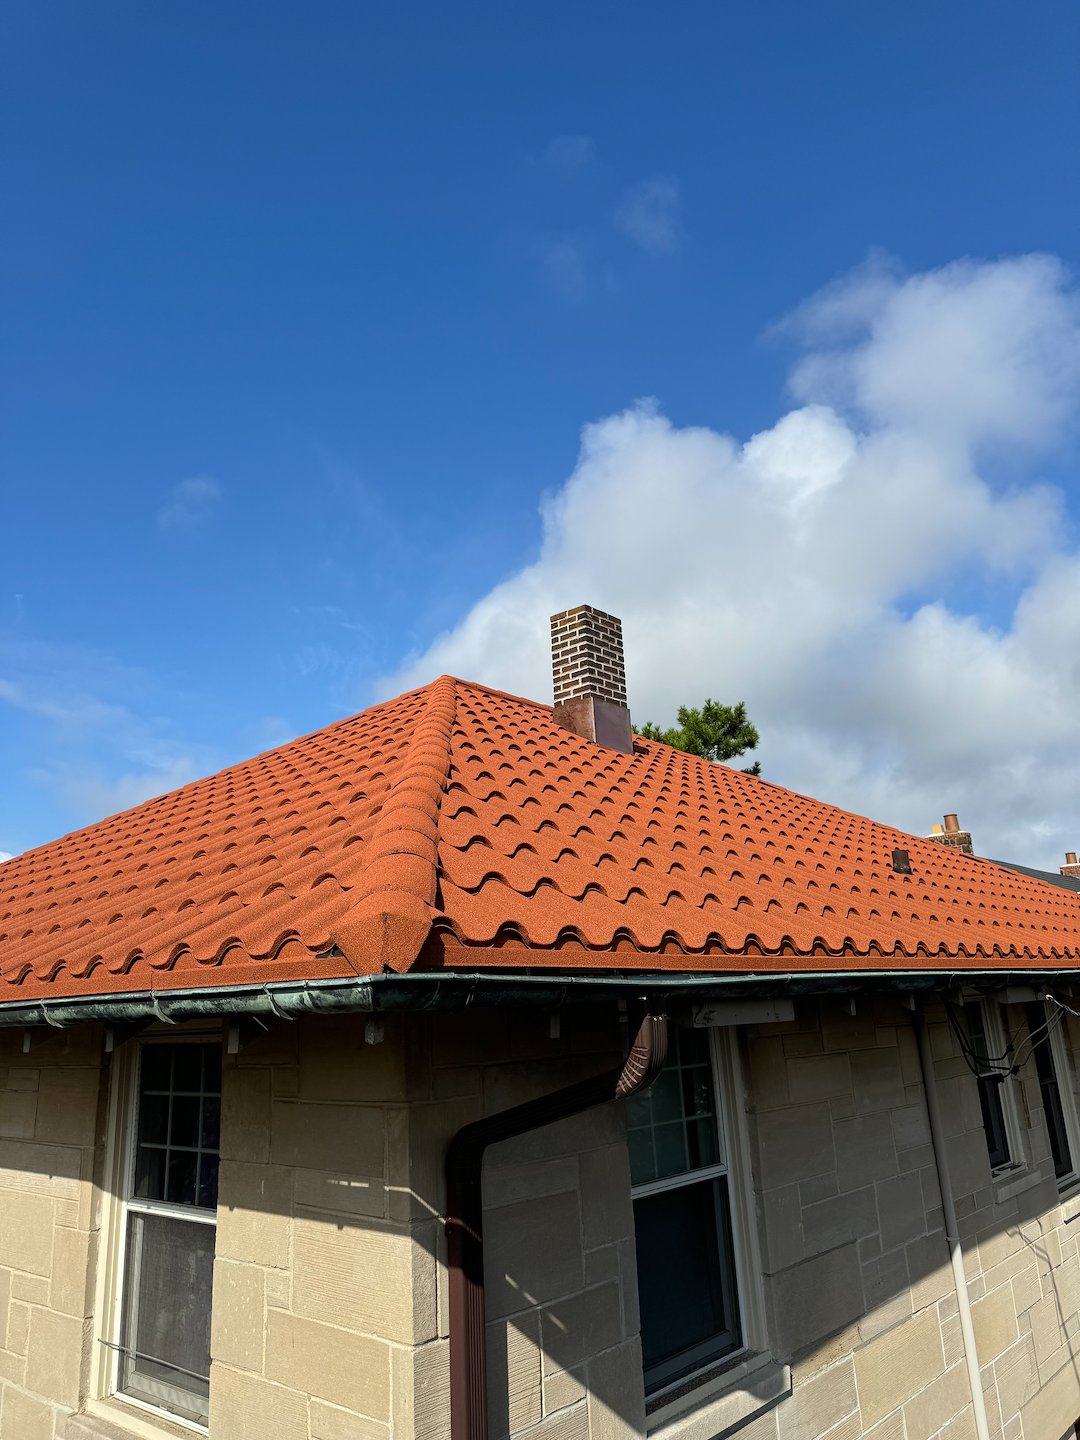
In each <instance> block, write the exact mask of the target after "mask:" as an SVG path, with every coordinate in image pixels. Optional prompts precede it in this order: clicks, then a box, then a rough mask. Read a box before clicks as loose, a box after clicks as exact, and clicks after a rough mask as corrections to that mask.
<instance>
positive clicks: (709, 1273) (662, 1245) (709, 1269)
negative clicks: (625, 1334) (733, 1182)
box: [634, 1175, 744, 1395]
mask: <svg viewBox="0 0 1080 1440" xmlns="http://www.w3.org/2000/svg"><path fill="white" fill-rule="evenodd" d="M683 1197H685V1199H686V1201H687V1205H686V1207H685V1209H683V1210H682V1211H681V1214H679V1215H678V1216H674V1215H673V1214H672V1213H671V1212H672V1211H673V1209H674V1208H675V1206H673V1204H672V1202H675V1205H676V1206H677V1202H678V1201H679V1200H680V1199H681V1198H683ZM658 1208H660V1209H661V1210H662V1211H667V1212H668V1214H667V1216H666V1223H665V1224H664V1226H663V1230H662V1232H661V1233H660V1234H656V1233H655V1232H654V1226H655V1224H656V1222H655V1221H650V1222H646V1220H645V1216H646V1214H647V1213H648V1212H649V1211H655V1210H656V1209H658ZM634 1218H635V1228H636V1231H637V1233H638V1235H639V1236H640V1235H642V1232H643V1231H644V1232H646V1233H645V1234H644V1236H643V1238H644V1241H645V1246H646V1247H647V1249H646V1254H645V1256H644V1257H642V1256H639V1260H638V1275H639V1303H640V1305H641V1312H642V1322H641V1343H642V1358H643V1368H644V1380H645V1393H646V1395H651V1394H653V1393H655V1392H656V1391H657V1390H660V1389H663V1388H664V1387H666V1386H667V1385H670V1384H672V1383H674V1382H676V1381H679V1380H684V1379H686V1377H687V1376H689V1375H692V1374H694V1372H695V1371H698V1370H700V1369H702V1368H703V1367H704V1366H706V1365H709V1364H711V1363H714V1362H716V1361H718V1360H722V1359H724V1358H725V1357H726V1356H728V1355H732V1354H734V1353H736V1352H737V1351H739V1350H741V1349H743V1348H744V1345H743V1335H742V1322H741V1317H740V1311H739V1297H738V1281H737V1275H736V1260H735V1236H734V1233H733V1227H732V1223H731V1198H730V1194H729V1191H728V1180H727V1176H726V1175H716V1176H712V1177H711V1178H707V1179H703V1178H702V1177H701V1176H700V1175H694V1176H693V1177H691V1178H689V1179H688V1180H687V1181H686V1183H684V1184H683V1185H674V1186H668V1187H666V1188H665V1189H661V1190H652V1191H651V1192H650V1193H649V1194H648V1195H638V1196H636V1197H635V1201H634ZM672 1222H674V1223H672ZM688 1243H689V1244H690V1246H691V1247H692V1248H691V1250H689V1251H688V1250H687V1248H686V1246H687V1244H688ZM657 1250H659V1252H660V1256H659V1258H660V1272H661V1273H659V1274H657V1273H656V1265H655V1261H654V1263H650V1260H649V1256H650V1255H654V1254H655V1251H657ZM687 1279H689V1280H690V1282H691V1283H692V1284H693V1285H694V1287H695V1290H696V1291H697V1294H696V1295H695V1302H696V1303H695V1304H687V1303H685V1302H683V1301H681V1300H680V1299H679V1298H678V1293H677V1287H678V1284H679V1281H680V1280H684V1281H685V1280H687ZM702 1290H704V1293H702ZM673 1292H674V1303H675V1305H676V1307H677V1309H678V1316H677V1318H676V1317H672V1316H671V1311H670V1308H669V1309H668V1310H667V1313H666V1314H664V1313H663V1312H660V1310H659V1307H660V1305H661V1304H664V1303H665V1302H667V1303H668V1304H670V1301H668V1297H669V1296H672V1295H673ZM685 1293H686V1292H685V1291H684V1292H683V1294H685ZM695 1309H696V1310H697V1311H698V1312H699V1316H700V1322H704V1323H699V1324H698V1326H697V1327H696V1331H695V1333H694V1334H688V1335H684V1336H683V1340H684V1341H685V1343H678V1342H676V1343H675V1344H674V1345H672V1343H671V1337H672V1333H673V1329H674V1333H676V1334H677V1330H678V1324H679V1321H680V1320H681V1321H682V1322H683V1323H684V1324H685V1322H686V1321H687V1319H688V1318H689V1319H690V1320H691V1323H692V1320H693V1311H694V1310H695ZM708 1325H712V1326H713V1328H712V1329H711V1332H710V1333H704V1331H705V1329H706V1328H707V1326H708ZM664 1337H666V1338H667V1344H666V1346H665V1340H664Z"/></svg>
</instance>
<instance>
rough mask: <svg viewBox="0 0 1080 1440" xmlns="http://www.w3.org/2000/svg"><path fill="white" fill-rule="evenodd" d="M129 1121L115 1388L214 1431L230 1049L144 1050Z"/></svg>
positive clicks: (162, 1046)
mask: <svg viewBox="0 0 1080 1440" xmlns="http://www.w3.org/2000/svg"><path fill="white" fill-rule="evenodd" d="M135 1072H136V1073H135V1076H134V1084H133V1090H134V1100H133V1104H132V1105H131V1107H130V1112H129V1115H128V1124H127V1126H126V1127H125V1129H126V1145H125V1153H124V1166H123V1180H122V1182H121V1183H122V1186H123V1190H122V1198H123V1203H122V1205H121V1207H120V1212H119V1215H118V1221H119V1227H120V1232H121V1233H120V1237H119V1240H120V1254H119V1264H118V1267H117V1277H116V1284H115V1290H116V1300H117V1302H118V1304H117V1308H118V1312H119V1313H118V1327H117V1331H116V1333H115V1334H114V1336H113V1337H112V1338H111V1339H110V1340H108V1341H107V1342H106V1343H107V1344H108V1346H109V1348H110V1349H111V1350H112V1351H113V1353H114V1354H115V1357H116V1359H115V1366H114V1370H113V1374H112V1382H111V1384H110V1386H109V1388H110V1389H111V1390H112V1391H113V1392H114V1393H116V1394H119V1395H123V1396H125V1397H126V1398H127V1399H130V1400H134V1401H135V1402H136V1403H139V1404H143V1405H149V1406H152V1407H153V1408H154V1409H157V1410H164V1411H167V1412H168V1413H169V1414H171V1415H176V1416H179V1417H181V1418H182V1419H185V1420H189V1421H194V1422H195V1423H196V1424H201V1425H205V1424H206V1423H207V1419H208V1415H209V1394H210V1380H209V1377H210V1295H211V1288H212V1283H213V1270H214V1236H215V1231H216V1223H215V1222H216V1214H217V1189H218V1134H219V1129H220V1117H221V1046H220V1044H204V1043H195V1042H193V1043H187V1042H180V1043H158V1042H156V1041H148V1042H146V1043H144V1044H141V1045H140V1046H139V1047H138V1058H137V1063H136V1066H135Z"/></svg>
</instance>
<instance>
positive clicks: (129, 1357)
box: [105, 1033, 220, 1431]
mask: <svg viewBox="0 0 1080 1440" xmlns="http://www.w3.org/2000/svg"><path fill="white" fill-rule="evenodd" d="M218 1043H219V1042H218V1040H217V1039H216V1037H212V1036H207V1035H206V1034H205V1033H204V1034H202V1035H193V1036H190V1037H173V1036H169V1037H168V1038H167V1039H165V1038H163V1039H162V1040H160V1041H159V1040H156V1039H149V1040H145V1041H140V1042H138V1044H137V1045H136V1046H135V1047H134V1055H133V1057H132V1058H133V1064H132V1066H131V1074H130V1083H129V1086H128V1095H127V1102H126V1106H125V1107H124V1113H123V1114H122V1116H121V1119H120V1131H119V1143H120V1145H121V1147H122V1155H123V1169H122V1175H123V1180H122V1193H121V1196H120V1203H119V1205H118V1207H117V1212H116V1218H115V1222H114V1223H115V1224H116V1227H117V1232H118V1234H117V1246H118V1255H117V1269H116V1282H115V1309H114V1317H113V1327H114V1328H113V1335H112V1337H111V1339H110V1340H107V1341H105V1344H106V1345H107V1346H108V1348H109V1350H110V1351H111V1352H112V1355H113V1363H112V1366H111V1382H110V1384H109V1387H108V1388H109V1392H110V1393H112V1394H115V1395H116V1396H117V1397H118V1398H120V1399H123V1400H125V1401H127V1402H130V1403H131V1404H133V1405H136V1406H138V1407H139V1408H143V1409H149V1410H151V1411H154V1412H156V1413H158V1414H165V1415H167V1416H168V1417H169V1418H170V1419H173V1420H179V1421H181V1422H183V1423H186V1424H188V1425H193V1426H197V1427H198V1428H199V1429H200V1430H203V1431H205V1429H206V1426H207V1423H208V1414H209V1407H208V1387H206V1388H205V1389H204V1387H203V1385H202V1383H201V1382H202V1381H203V1380H204V1378H205V1377H203V1376H202V1374H201V1372H195V1371H194V1370H193V1371H192V1382H193V1383H192V1384H191V1385H190V1386H188V1385H186V1384H185V1383H184V1381H183V1380H182V1378H180V1370H181V1369H183V1368H184V1367H178V1366H174V1365H172V1362H171V1361H169V1360H166V1359H165V1358H164V1357H162V1356H142V1357H140V1356H139V1355H138V1353H137V1343H136V1342H135V1341H134V1340H133V1337H137V1335H138V1311H139V1305H140V1303H141V1290H140V1285H141V1280H142V1276H141V1270H142V1258H143V1257H142V1254H141V1249H140V1246H139V1245H137V1244H136V1243H134V1241H133V1238H132V1226H133V1222H134V1221H136V1220H137V1219H138V1218H139V1217H143V1218H144V1219H147V1220H148V1219H151V1218H160V1219H162V1220H167V1221H174V1222H175V1221H179V1222H182V1223H183V1224H185V1225H190V1226H192V1227H195V1228H194V1229H193V1230H192V1237H193V1238H194V1236H195V1235H196V1234H200V1233H201V1234H205V1233H206V1230H207V1228H208V1227H209V1229H210V1230H211V1232H212V1234H216V1229H217V1208H216V1195H215V1197H214V1198H215V1204H214V1206H213V1207H210V1206H208V1205H205V1204H202V1205H199V1204H188V1203H186V1202H177V1201H169V1200H166V1199H157V1198H154V1197H151V1196H138V1195H136V1194H135V1190H136V1176H137V1166H138V1162H139V1155H140V1150H141V1149H142V1148H143V1147H144V1142H142V1140H141V1136H140V1125H141V1115H140V1111H141V1104H142V1101H143V1099H144V1097H145V1096H147V1095H150V1096H152V1097H156V1098H160V1097H161V1096H162V1095H166V1096H168V1097H169V1106H170V1123H171V1104H172V1099H173V1098H174V1097H176V1096H179V1097H180V1098H183V1099H190V1098H192V1097H193V1096H198V1097H200V1101H203V1100H205V1099H206V1098H207V1097H208V1096H209V1097H210V1098H211V1099H217V1102H218V1120H217V1125H218V1134H217V1136H216V1137H215V1139H216V1140H217V1141H220V1085H219V1086H218V1090H217V1091H214V1089H213V1084H212V1079H213V1078H215V1077H212V1078H211V1082H210V1084H209V1088H208V1084H207V1078H206V1070H205V1069H204V1070H203V1072H202V1077H201V1080H200V1086H201V1088H200V1089H199V1090H197V1091H193V1090H192V1089H191V1087H190V1085H186V1084H185V1085H177V1086H176V1088H175V1089H174V1088H173V1086H172V1082H171V1081H170V1085H169V1088H168V1089H167V1090H165V1089H163V1088H162V1086H161V1085H160V1084H153V1085H148V1086H147V1087H146V1089H145V1090H144V1089H143V1087H142V1076H143V1061H144V1058H145V1054H146V1052H147V1051H148V1050H149V1049H151V1047H153V1048H154V1049H155V1050H156V1049H158V1048H159V1047H161V1046H170V1047H173V1049H174V1050H175V1049H179V1047H181V1046H188V1045H192V1046H196V1045H199V1046H206V1047H208V1048H211V1047H213V1048H216V1046H217V1045H218ZM171 1074H172V1075H175V1071H173V1072H171ZM203 1108H204V1107H203V1105H202V1103H200V1127H201V1123H202V1111H203ZM170 1138H171V1137H170ZM167 1149H168V1150H169V1151H171V1150H173V1149H175V1150H177V1151H178V1152H182V1153H189V1152H190V1153H196V1152H197V1154H198V1157H199V1159H198V1162H197V1163H198V1165H199V1167H200V1168H201V1163H202V1159H203V1157H205V1156H206V1155H207V1154H212V1155H214V1157H215V1158H216V1155H217V1146H216V1145H215V1146H212V1147H211V1146H207V1145H205V1144H203V1143H202V1134H201V1129H200V1135H199V1144H198V1145H197V1146H196V1147H187V1146H183V1147H181V1146H175V1147H174V1146H172V1145H171V1144H169V1145H168V1146H167ZM198 1173H199V1172H198V1171H197V1172H196V1199H199V1198H201V1196H200V1194H199V1187H198ZM143 1243H144V1244H145V1243H146V1242H145V1240H144V1241H143ZM214 1248H215V1247H214V1244H213V1240H212V1239H211V1241H210V1245H209V1250H210V1254H211V1265H212V1255H213V1251H214ZM210 1301H211V1295H210V1293H209V1292H208V1294H207V1306H208V1307H209V1304H210ZM209 1321H210V1316H209V1309H208V1311H207V1315H206V1332H207V1349H208V1350H209ZM155 1362H157V1366H156V1367H155ZM162 1364H164V1365H165V1366H166V1367H168V1368H169V1369H171V1370H173V1371H174V1372H175V1373H176V1376H177V1379H176V1383H172V1382H170V1380H168V1379H165V1378H162V1376H161V1374H160V1373H155V1369H156V1368H159V1367H160V1365H162ZM140 1365H141V1366H142V1367H143V1368H140ZM206 1365H207V1375H208V1373H209V1353H208V1354H207V1362H206ZM148 1367H154V1368H148Z"/></svg>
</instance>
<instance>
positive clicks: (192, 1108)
mask: <svg viewBox="0 0 1080 1440" xmlns="http://www.w3.org/2000/svg"><path fill="white" fill-rule="evenodd" d="M198 1143H199V1097H198V1095H175V1096H174V1097H173V1102H172V1126H171V1128H170V1130H169V1144H170V1145H197V1144H198Z"/></svg>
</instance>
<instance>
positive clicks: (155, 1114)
mask: <svg viewBox="0 0 1080 1440" xmlns="http://www.w3.org/2000/svg"><path fill="white" fill-rule="evenodd" d="M168 1136H169V1097H168V1095H143V1097H142V1102H141V1104H140V1105H139V1139H140V1140H151V1141H153V1143H154V1144H155V1145H164V1144H165V1141H166V1140H167V1139H168Z"/></svg>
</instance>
